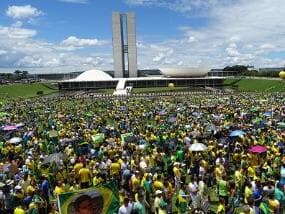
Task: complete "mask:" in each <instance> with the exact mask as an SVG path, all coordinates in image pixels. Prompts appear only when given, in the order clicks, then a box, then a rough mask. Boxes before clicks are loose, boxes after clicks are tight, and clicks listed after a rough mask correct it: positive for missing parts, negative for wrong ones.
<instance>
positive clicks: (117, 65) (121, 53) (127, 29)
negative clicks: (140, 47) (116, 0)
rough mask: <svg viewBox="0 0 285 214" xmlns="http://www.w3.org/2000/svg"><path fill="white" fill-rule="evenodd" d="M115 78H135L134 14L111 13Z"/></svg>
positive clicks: (136, 73) (136, 72)
mask: <svg viewBox="0 0 285 214" xmlns="http://www.w3.org/2000/svg"><path fill="white" fill-rule="evenodd" d="M112 32H113V56H114V71H115V73H114V74H115V75H114V76H115V78H123V77H125V78H128V77H137V76H138V71H137V46H136V23H135V14H134V13H132V12H128V13H124V14H122V13H118V12H113V13H112Z"/></svg>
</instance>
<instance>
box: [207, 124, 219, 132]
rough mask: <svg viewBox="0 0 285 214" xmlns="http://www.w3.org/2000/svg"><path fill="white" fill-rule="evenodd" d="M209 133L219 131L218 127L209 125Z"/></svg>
mask: <svg viewBox="0 0 285 214" xmlns="http://www.w3.org/2000/svg"><path fill="white" fill-rule="evenodd" d="M206 129H207V131H210V132H211V131H217V127H216V126H215V125H214V124H209V125H207V127H206Z"/></svg>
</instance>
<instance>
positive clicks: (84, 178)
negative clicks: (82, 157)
mask: <svg viewBox="0 0 285 214" xmlns="http://www.w3.org/2000/svg"><path fill="white" fill-rule="evenodd" d="M78 176H79V182H80V187H81V188H82V189H85V188H88V187H89V184H90V181H91V177H92V175H91V171H90V170H89V169H88V168H87V167H86V164H83V167H82V168H81V169H80V170H79V172H78Z"/></svg>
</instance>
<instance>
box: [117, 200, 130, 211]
mask: <svg viewBox="0 0 285 214" xmlns="http://www.w3.org/2000/svg"><path fill="white" fill-rule="evenodd" d="M132 207H133V205H132V204H131V203H130V200H129V199H128V198H124V204H123V205H122V206H121V207H120V209H119V212H118V214H130V213H131V211H132Z"/></svg>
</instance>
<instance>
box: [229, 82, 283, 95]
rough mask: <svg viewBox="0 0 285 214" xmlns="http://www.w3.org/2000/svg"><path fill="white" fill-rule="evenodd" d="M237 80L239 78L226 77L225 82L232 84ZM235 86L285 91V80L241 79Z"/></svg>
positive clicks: (255, 89)
mask: <svg viewBox="0 0 285 214" xmlns="http://www.w3.org/2000/svg"><path fill="white" fill-rule="evenodd" d="M236 81H237V79H226V80H225V84H226V85H231V84H232V83H234V82H236ZM233 86H234V87H236V88H237V89H238V90H241V91H252V92H254V91H256V92H285V81H284V80H264V79H241V80H240V81H238V82H236V83H235V84H234V85H233Z"/></svg>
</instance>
